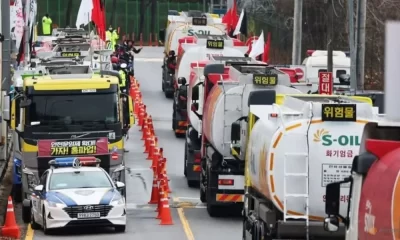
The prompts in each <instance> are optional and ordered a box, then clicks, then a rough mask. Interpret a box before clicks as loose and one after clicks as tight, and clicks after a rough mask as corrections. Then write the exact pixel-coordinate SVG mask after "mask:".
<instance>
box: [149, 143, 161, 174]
mask: <svg viewBox="0 0 400 240" xmlns="http://www.w3.org/2000/svg"><path fill="white" fill-rule="evenodd" d="M159 159H160V150H159V149H158V148H157V151H156V152H155V153H154V154H153V159H152V160H153V162H152V163H151V167H157V166H158V160H159ZM156 174H157V173H156Z"/></svg>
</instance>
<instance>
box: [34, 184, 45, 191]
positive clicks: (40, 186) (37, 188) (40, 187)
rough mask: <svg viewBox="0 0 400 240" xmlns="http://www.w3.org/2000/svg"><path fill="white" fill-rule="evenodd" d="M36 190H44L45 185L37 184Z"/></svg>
mask: <svg viewBox="0 0 400 240" xmlns="http://www.w3.org/2000/svg"><path fill="white" fill-rule="evenodd" d="M34 190H35V191H38V192H41V191H43V185H37V186H36V187H35V188H34Z"/></svg>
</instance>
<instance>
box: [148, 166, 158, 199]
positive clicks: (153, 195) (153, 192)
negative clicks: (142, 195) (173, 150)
mask: <svg viewBox="0 0 400 240" xmlns="http://www.w3.org/2000/svg"><path fill="white" fill-rule="evenodd" d="M153 172H154V175H153V187H152V189H151V198H150V202H149V204H157V203H158V201H159V200H160V195H159V190H158V184H157V174H155V173H156V172H157V169H156V168H153Z"/></svg>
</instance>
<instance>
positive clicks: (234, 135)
mask: <svg viewBox="0 0 400 240" xmlns="http://www.w3.org/2000/svg"><path fill="white" fill-rule="evenodd" d="M239 140H240V122H233V123H232V125H231V142H236V141H239Z"/></svg>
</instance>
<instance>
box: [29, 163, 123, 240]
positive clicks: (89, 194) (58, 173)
mask: <svg viewBox="0 0 400 240" xmlns="http://www.w3.org/2000/svg"><path fill="white" fill-rule="evenodd" d="M99 163H100V160H99V159H97V158H95V157H71V158H56V159H54V160H51V161H50V162H49V165H50V169H48V170H47V171H46V172H44V174H43V175H42V177H41V178H40V185H38V186H36V187H35V191H34V193H33V194H32V198H31V201H32V202H31V206H32V208H31V213H32V214H31V227H32V228H33V229H39V228H42V229H43V231H44V233H45V234H48V233H49V230H52V229H56V228H65V227H82V226H88V225H90V226H111V227H114V228H115V231H116V232H124V231H125V226H126V203H125V199H124V197H123V196H122V195H121V194H120V192H119V190H121V189H122V188H124V187H125V184H123V183H121V182H113V181H112V179H111V177H110V176H109V175H108V173H107V172H106V171H104V169H102V168H100V167H99ZM93 166H94V167H93Z"/></svg>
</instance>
